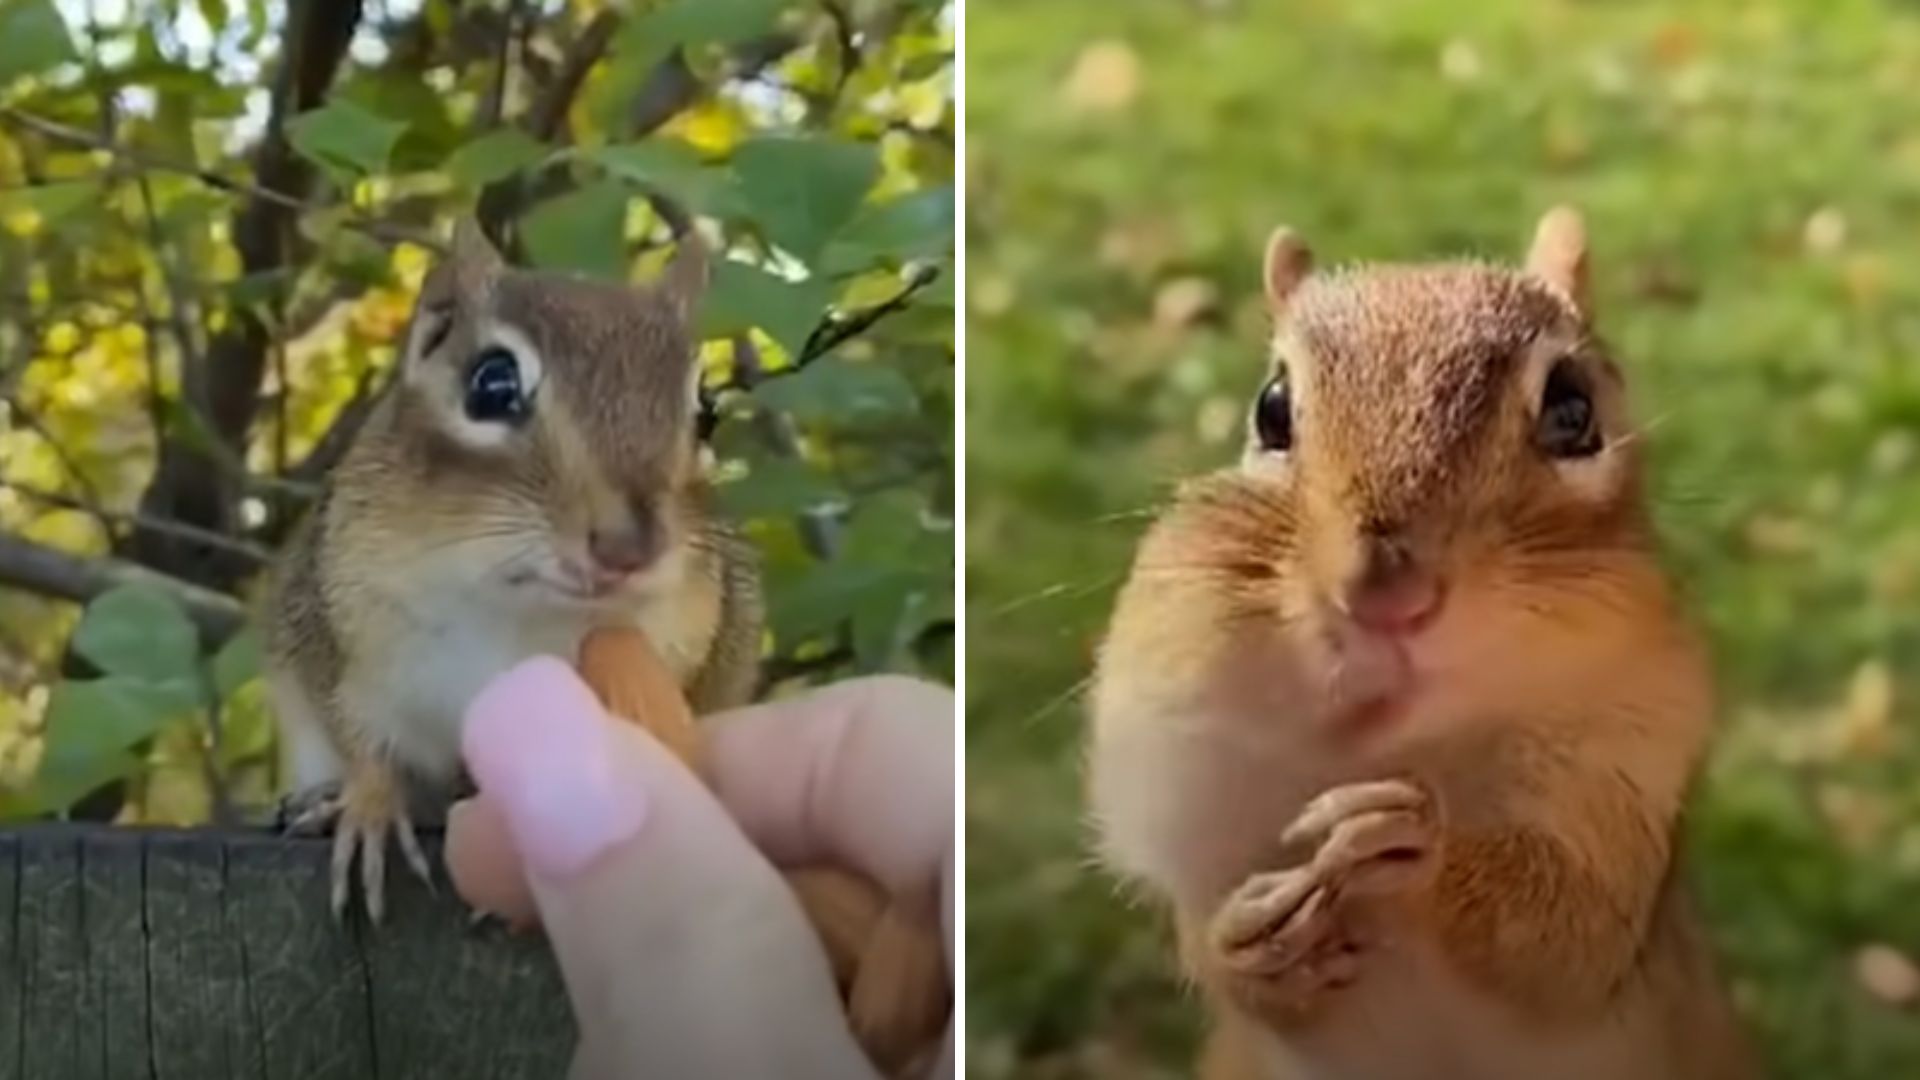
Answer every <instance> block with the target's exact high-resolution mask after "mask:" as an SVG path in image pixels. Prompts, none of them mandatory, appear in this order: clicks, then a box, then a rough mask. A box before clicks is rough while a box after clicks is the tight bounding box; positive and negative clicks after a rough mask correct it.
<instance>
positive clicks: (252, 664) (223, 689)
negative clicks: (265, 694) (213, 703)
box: [213, 629, 263, 701]
mask: <svg viewBox="0 0 1920 1080" xmlns="http://www.w3.org/2000/svg"><path fill="white" fill-rule="evenodd" d="M262 667H263V664H262V661H261V653H260V636H259V635H258V634H255V633H254V632H253V631H252V630H251V629H247V630H242V631H240V632H239V633H237V634H235V635H233V637H232V638H231V639H230V640H228V642H227V643H226V644H225V645H223V646H221V648H220V651H219V652H218V653H216V654H215V655H214V658H213V690H214V693H215V694H216V695H218V697H219V698H220V700H222V701H225V700H226V699H227V698H229V697H232V696H233V692H234V691H235V690H238V689H240V688H241V687H242V686H245V685H246V684H247V683H250V682H252V681H253V680H254V679H256V678H258V677H259V676H260V672H261V669H262Z"/></svg>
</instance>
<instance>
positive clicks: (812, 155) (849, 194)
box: [733, 136, 880, 264]
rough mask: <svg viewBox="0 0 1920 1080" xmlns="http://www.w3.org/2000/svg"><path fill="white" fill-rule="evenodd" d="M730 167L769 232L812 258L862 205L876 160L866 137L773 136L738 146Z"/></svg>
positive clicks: (800, 255) (875, 173) (806, 259)
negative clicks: (860, 139) (855, 139)
mask: <svg viewBox="0 0 1920 1080" xmlns="http://www.w3.org/2000/svg"><path fill="white" fill-rule="evenodd" d="M733 169H734V172H735V174H736V175H738V176H739V178H740V193H741V195H742V196H744V197H745V199H746V202H747V206H748V208H749V209H750V212H751V213H752V215H753V219H754V220H755V221H756V222H758V223H759V224H760V227H761V228H762V229H763V230H764V231H765V232H766V234H767V237H768V238H769V239H771V240H772V241H773V242H774V243H776V244H779V245H780V246H781V247H783V248H785V249H786V250H787V251H788V252H790V253H792V255H793V256H794V257H795V258H797V259H799V260H801V261H802V262H805V263H808V264H811V263H812V262H813V260H814V257H815V256H817V255H819V254H820V250H821V249H822V248H823V247H825V246H826V244H827V241H829V240H831V239H833V236H834V234H835V233H836V232H838V231H839V230H840V228H841V227H842V226H844V225H846V223H847V222H848V221H849V220H850V219H851V218H852V217H853V215H854V214H855V212H857V211H858V210H859V209H860V203H861V200H863V199H865V198H866V196H867V191H868V190H869V189H871V188H872V187H873V183H874V181H875V180H877V179H878V178H879V176H880V160H879V157H878V156H877V155H876V154H875V152H874V149H873V147H871V146H868V145H866V144H864V143H853V142H844V141H840V140H837V139H821V138H792V137H787V136H775V137H770V138H761V139H754V140H752V141H751V142H748V143H747V144H746V145H744V146H742V147H740V149H739V150H737V151H735V153H734V155H733Z"/></svg>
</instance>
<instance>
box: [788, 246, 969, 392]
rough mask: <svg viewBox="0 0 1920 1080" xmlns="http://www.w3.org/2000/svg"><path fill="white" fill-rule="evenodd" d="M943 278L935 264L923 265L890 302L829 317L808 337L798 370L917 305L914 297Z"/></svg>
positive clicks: (802, 348)
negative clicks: (898, 313)
mask: <svg viewBox="0 0 1920 1080" xmlns="http://www.w3.org/2000/svg"><path fill="white" fill-rule="evenodd" d="M939 278H940V268H939V267H938V266H935V265H934V264H932V263H921V264H920V265H919V266H917V267H915V268H914V271H913V275H912V276H911V277H909V278H908V279H907V284H906V287H904V288H902V289H901V290H900V291H899V292H897V293H895V294H893V295H892V296H890V297H888V298H887V299H885V300H883V301H881V302H880V303H878V304H875V305H873V306H872V307H869V308H862V309H860V310H859V311H856V312H854V313H853V314H851V315H829V316H827V317H826V318H825V319H822V320H821V322H820V325H818V326H816V327H814V328H813V333H811V334H808V335H807V343H806V344H805V345H804V346H802V347H801V349H800V356H799V357H798V358H797V359H795V360H794V362H793V366H794V367H796V368H801V367H805V366H807V365H808V364H811V363H813V362H814V361H815V360H818V359H820V358H821V357H822V356H825V355H826V354H828V353H830V352H832V351H833V350H834V349H836V348H838V347H840V346H841V345H843V344H845V343H846V342H848V341H850V340H852V339H853V338H856V337H858V336H860V335H861V334H864V333H866V332H867V331H868V330H869V329H871V328H872V327H873V325H874V324H875V323H877V322H879V321H880V320H881V319H884V318H886V317H887V316H889V315H891V314H893V313H894V312H896V311H899V310H901V309H902V308H904V307H906V306H907V305H908V304H909V303H912V302H913V295H914V294H915V293H917V292H919V291H920V290H921V289H924V288H926V287H927V286H929V285H931V284H933V283H934V282H935V281H937V280H939Z"/></svg>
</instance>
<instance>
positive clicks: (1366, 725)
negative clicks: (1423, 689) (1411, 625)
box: [1325, 627, 1418, 731]
mask: <svg viewBox="0 0 1920 1080" xmlns="http://www.w3.org/2000/svg"><path fill="white" fill-rule="evenodd" d="M1330 638H1331V640H1330V641H1329V643H1328V644H1329V645H1330V647H1331V652H1332V657H1331V660H1332V665H1331V668H1330V669H1329V673H1328V680H1327V698H1326V708H1325V715H1326V717H1327V721H1328V723H1329V724H1330V725H1332V726H1334V727H1336V728H1338V729H1340V730H1342V731H1372V730H1377V729H1379V728H1381V727H1384V726H1388V725H1391V724H1393V723H1394V722H1395V721H1397V720H1398V719H1399V718H1400V717H1402V716H1404V715H1405V714H1406V712H1407V711H1408V709H1409V708H1410V706H1411V703H1412V700H1413V698H1414V696H1415V694H1416V693H1417V691H1418V678H1417V672H1416V670H1415V667H1414V658H1413V653H1412V650H1411V649H1410V648H1409V647H1408V643H1407V641H1406V640H1405V639H1403V638H1399V637H1395V636H1390V635H1381V634H1373V633H1368V632H1366V631H1363V630H1359V629H1357V628H1353V627H1344V628H1339V629H1336V630H1335V631H1334V632H1333V633H1332V634H1331V635H1330Z"/></svg>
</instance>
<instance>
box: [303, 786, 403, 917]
mask: <svg viewBox="0 0 1920 1080" xmlns="http://www.w3.org/2000/svg"><path fill="white" fill-rule="evenodd" d="M291 801H292V800H290V802H291ZM301 801H303V802H308V803H310V805H307V806H304V807H301V808H298V809H297V810H296V812H295V813H294V815H293V817H292V820H291V822H290V824H289V826H288V828H289V831H293V830H296V829H304V830H309V831H320V832H323V831H325V828H324V827H325V826H326V825H328V824H331V825H332V827H333V860H332V864H331V867H330V874H329V880H330V884H331V887H330V889H329V895H328V901H329V906H330V907H331V908H332V909H333V915H334V918H335V919H336V920H344V919H345V918H346V913H347V902H348V897H349V896H350V894H351V893H352V891H353V868H354V863H355V861H356V860H357V861H358V862H359V864H360V893H361V898H362V901H363V902H364V903H365V905H366V912H367V918H368V920H369V921H370V922H372V923H373V924H374V925H379V924H380V922H381V921H383V920H384V919H385V918H386V913H387V903H386V884H387V838H388V837H389V836H392V837H393V839H394V841H395V843H396V844H397V845H398V846H399V848H400V854H401V857H402V858H403V859H405V860H406V863H407V866H408V867H409V868H410V869H412V870H413V872H414V873H415V874H416V875H418V876H419V878H420V880H421V881H422V882H424V883H425V884H426V886H427V888H428V890H429V891H431V890H432V889H433V869H432V867H431V866H430V865H429V864H428V862H427V857H426V853H425V852H424V851H423V850H421V847H420V839H419V837H418V836H417V835H415V833H414V828H413V819H412V818H410V817H409V816H408V815H407V808H406V801H405V795H404V792H403V791H402V789H401V786H400V781H399V778H398V777H397V776H396V775H395V774H394V773H393V771H392V769H391V768H390V767H388V766H386V765H383V764H375V763H366V764H362V765H359V766H358V767H356V768H355V769H354V770H353V772H352V773H351V774H350V775H349V776H348V777H347V781H346V783H345V784H342V785H339V786H338V789H337V791H333V792H331V793H318V794H311V793H303V794H302V796H301Z"/></svg>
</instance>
